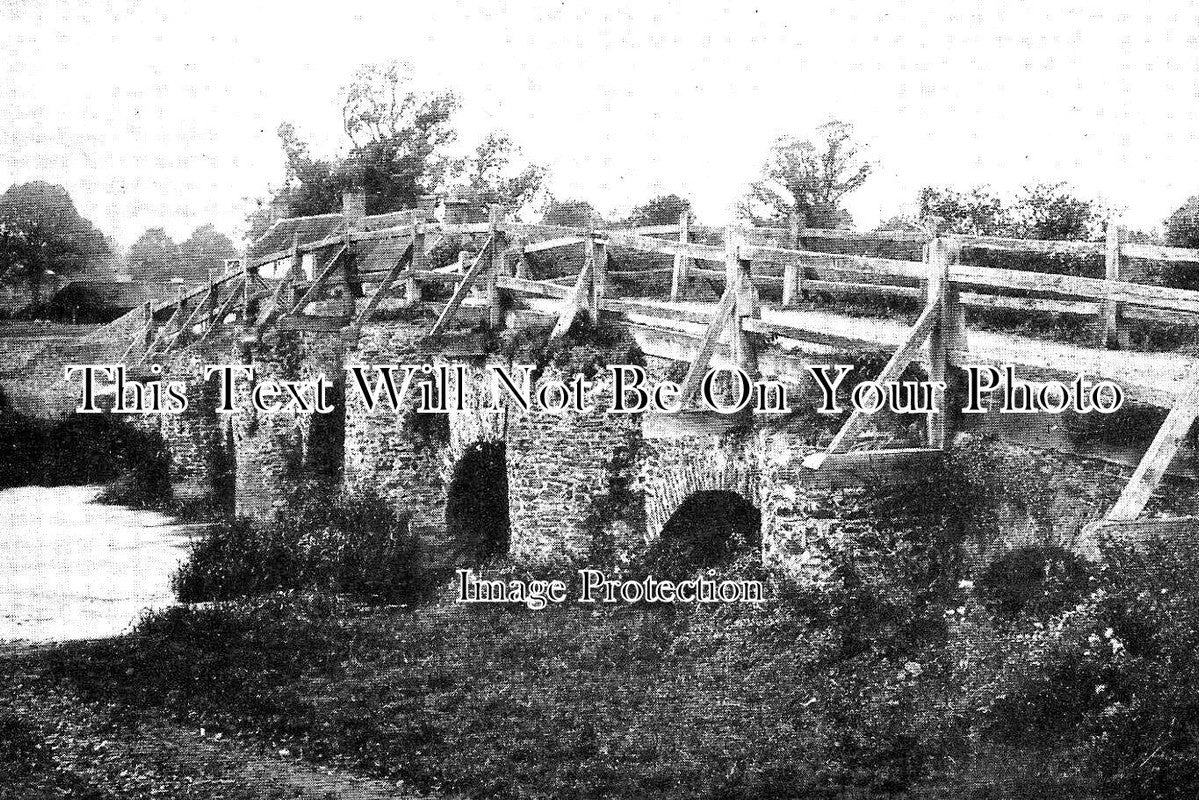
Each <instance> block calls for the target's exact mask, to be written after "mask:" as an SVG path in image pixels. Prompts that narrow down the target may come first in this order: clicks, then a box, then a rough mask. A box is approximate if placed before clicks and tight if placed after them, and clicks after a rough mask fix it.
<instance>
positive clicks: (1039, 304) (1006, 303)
mask: <svg viewBox="0 0 1199 800" xmlns="http://www.w3.org/2000/svg"><path fill="white" fill-rule="evenodd" d="M958 302H960V303H961V304H962V305H966V306H973V307H976V308H1003V309H1011V310H1014V311H1040V312H1045V313H1052V314H1073V315H1076V316H1080V317H1093V316H1095V315H1096V314H1098V313H1099V304H1098V303H1091V302H1088V301H1085V300H1055V299H1052V298H1048V297H1012V296H1011V295H1002V294H979V293H977V292H959V294H958Z"/></svg>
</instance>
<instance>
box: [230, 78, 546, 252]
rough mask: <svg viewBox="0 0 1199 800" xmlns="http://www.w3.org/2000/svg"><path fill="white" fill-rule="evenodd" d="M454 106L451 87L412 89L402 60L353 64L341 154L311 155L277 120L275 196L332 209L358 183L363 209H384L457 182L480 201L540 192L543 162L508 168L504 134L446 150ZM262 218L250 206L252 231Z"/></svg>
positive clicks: (511, 150)
mask: <svg viewBox="0 0 1199 800" xmlns="http://www.w3.org/2000/svg"><path fill="white" fill-rule="evenodd" d="M458 107H459V100H458V97H457V95H455V94H454V93H453V92H449V91H418V90H417V89H415V88H414V87H413V85H412V68H411V67H410V66H408V65H407V64H405V63H403V62H400V61H391V62H388V63H386V64H368V65H366V66H363V67H361V68H359V69H358V70H357V71H356V72H355V73H354V75H353V77H352V79H351V80H350V82H349V84H348V85H347V86H345V87H344V89H343V98H342V109H341V127H342V131H343V133H345V135H346V137H347V139H348V140H349V145H350V146H349V150H348V152H347V153H346V155H345V156H343V157H340V158H335V159H332V160H326V159H320V158H316V157H314V156H313V155H312V154H311V153H310V151H309V147H308V144H307V143H306V142H304V141H303V140H302V139H301V138H300V137H299V135H298V134H297V133H296V130H295V127H294V126H292V125H291V124H290V123H284V124H283V125H280V126H279V130H278V134H279V141H280V144H281V145H282V148H283V154H284V157H285V160H286V171H285V174H284V181H283V186H282V187H281V188H280V189H278V190H277V191H276V192H275V200H276V201H282V204H283V205H284V206H285V207H286V209H287V213H288V214H289V215H291V216H309V215H314V214H328V213H336V212H338V211H340V210H341V193H342V191H344V190H346V189H361V190H364V191H365V192H366V210H367V213H368V214H384V213H388V212H392V211H400V210H403V209H406V208H413V207H415V206H416V203H417V198H418V197H419V196H420V195H422V194H428V193H431V192H434V191H436V190H438V189H445V188H447V187H449V186H451V184H456V185H458V186H461V187H464V188H468V189H470V190H471V191H472V193H477V194H479V195H480V196H481V199H482V200H483V201H484V202H500V203H503V204H505V205H509V206H515V205H521V204H524V203H526V202H528V201H529V200H530V199H531V198H532V197H533V196H534V195H535V194H537V192H538V191H539V190H540V188H541V185H542V183H543V182H544V178H545V168H544V167H540V166H536V165H529V166H526V167H524V168H523V169H520V170H516V171H513V170H512V163H513V161H514V159H515V157H516V156H517V155H518V154H519V150H518V149H517V148H516V147H515V145H513V143H512V142H511V140H510V139H509V137H508V136H507V135H506V134H503V133H499V132H497V133H492V134H489V135H488V136H487V137H486V138H485V139H484V140H483V141H482V142H481V143H480V144H479V145H478V147H476V148H475V150H474V152H473V153H472V154H471V155H469V156H467V157H464V158H454V157H452V156H451V155H450V152H449V147H450V145H452V144H453V143H454V142H455V140H456V139H457V132H456V130H455V129H454V126H453V116H454V114H455V112H456V111H457V110H458ZM262 217H263V214H262V212H261V211H254V212H251V215H250V217H249V219H248V220H247V222H248V223H249V227H250V228H251V231H252V232H257V233H261V232H262V231H264V230H265V226H264V225H263V224H262Z"/></svg>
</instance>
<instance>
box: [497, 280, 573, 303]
mask: <svg viewBox="0 0 1199 800" xmlns="http://www.w3.org/2000/svg"><path fill="white" fill-rule="evenodd" d="M496 286H498V287H499V288H501V289H504V290H505V291H510V292H515V293H516V294H527V295H532V296H534V297H551V298H555V299H559V300H560V299H562V298H565V297H570V292H571V290H570V288H569V287H567V286H559V285H558V284H556V283H547V282H545V281H531V280H529V279H527V278H513V277H510V276H508V275H501V276H500V277H499V278H497V279H496Z"/></svg>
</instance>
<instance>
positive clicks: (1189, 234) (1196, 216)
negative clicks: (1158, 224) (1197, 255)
mask: <svg viewBox="0 0 1199 800" xmlns="http://www.w3.org/2000/svg"><path fill="white" fill-rule="evenodd" d="M1166 244H1168V245H1170V246H1171V247H1199V195H1195V196H1194V197H1190V198H1187V201H1186V202H1185V203H1183V205H1182V207H1181V208H1179V209H1178V210H1176V211H1175V212H1174V213H1173V214H1171V215H1170V216H1169V217H1167V218H1166Z"/></svg>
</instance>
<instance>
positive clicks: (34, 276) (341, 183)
mask: <svg viewBox="0 0 1199 800" xmlns="http://www.w3.org/2000/svg"><path fill="white" fill-rule="evenodd" d="M460 106H461V101H460V99H459V98H458V96H457V95H455V94H454V93H453V92H451V91H446V90H422V89H418V88H416V85H415V81H414V76H413V71H412V68H411V67H410V66H409V65H407V64H405V63H403V62H399V61H392V62H388V63H385V64H370V65H366V66H363V67H362V68H360V69H359V70H357V71H356V72H355V73H354V74H353V76H352V77H351V80H350V81H349V83H348V84H347V85H346V86H345V87H344V88H343V93H342V103H341V115H340V116H341V119H340V128H341V131H342V133H343V134H344V137H345V145H346V146H345V150H344V152H343V153H342V154H341V155H337V156H333V157H327V158H326V157H321V156H318V155H315V154H313V152H312V150H311V148H310V146H309V144H308V143H307V141H306V140H305V139H304V138H303V137H302V136H301V135H300V133H299V132H298V131H297V130H296V128H295V126H294V125H292V124H291V123H286V122H285V123H283V124H281V125H280V126H279V129H278V136H279V143H280V147H281V151H282V156H283V173H282V176H281V181H280V183H279V184H278V186H276V187H275V188H274V189H273V190H272V191H271V192H270V193H269V195H268V196H267V197H265V198H262V199H260V200H259V201H258V202H257V204H256V208H255V209H254V211H252V212H251V214H250V215H249V217H248V218H247V228H248V238H249V240H250V241H253V240H254V239H256V238H258V237H259V236H260V235H261V234H262V233H264V232H265V230H266V229H267V227H268V226H269V224H270V222H271V221H272V217H273V214H274V213H275V210H277V209H280V208H282V209H284V210H285V212H286V214H287V215H288V216H308V215H315V214H324V213H336V212H339V211H340V210H341V195H342V192H343V191H346V190H350V189H353V190H359V191H363V192H365V194H366V210H367V213H368V214H381V213H388V212H392V211H400V210H404V209H410V208H414V207H415V206H416V205H417V203H418V200H419V198H420V197H421V196H422V195H427V194H439V195H458V196H462V197H465V198H468V199H470V200H472V201H473V208H474V209H475V213H477V214H483V213H485V212H483V211H482V209H485V207H486V206H487V205H489V204H492V203H498V204H501V205H503V206H504V207H505V208H507V209H509V210H512V211H518V212H521V213H523V214H526V215H531V216H532V217H533V218H538V217H540V218H541V219H543V220H544V221H545V222H546V223H548V224H559V225H571V226H579V225H587V224H591V222H592V221H597V222H599V223H601V224H620V225H625V226H638V225H664V224H673V223H675V222H677V221H678V219H679V216H680V215H681V214H682V213H684V212H688V213H689V212H690V211H691V201H690V199H689V198H687V197H686V196H685V195H681V194H676V193H671V194H661V195H658V196H656V197H653V198H650V199H649V200H647V201H646V202H644V203H642V204H640V205H637V206H635V207H633V208H632V209H631V210H630V211H629V212H628V213H627V214H624V215H608V216H609V218H608V219H604V217H603V216H602V215H601V214H599V213H598V212H597V209H596V208H595V207H594V206H593V205H592V204H591V203H590V202H589V201H588V200H587V199H584V198H555V197H554V196H553V195H552V194H551V193H550V192H549V191H548V186H547V181H548V169H547V168H546V167H545V166H543V165H540V164H537V163H535V162H533V161H530V160H528V159H526V158H524V157H523V156H522V154H521V150H520V148H519V147H518V146H517V145H516V143H515V142H513V140H512V139H511V137H510V136H509V135H508V134H507V133H505V132H503V131H499V130H497V131H492V132H490V133H487V134H486V135H484V136H483V137H482V138H481V139H480V140H479V141H478V142H476V143H475V144H474V145H473V147H468V148H466V149H462V148H460V147H459V144H460V143H459V141H458V140H459V136H458V131H457V127H456V119H455V118H456V114H457V112H458V110H459V108H460ZM866 152H867V148H866V147H865V146H864V144H863V143H862V142H861V141H859V140H858V138H857V137H856V136H855V133H854V129H853V126H852V125H850V124H849V123H846V122H844V121H841V120H836V119H831V120H829V121H827V122H825V123H823V124H821V125H819V126H817V128H816V129H815V130H814V131H813V133H812V135H810V136H806V137H805V136H796V135H787V136H782V137H780V138H779V139H777V140H776V141H775V142H774V144H773V145H772V146H771V147H770V149H769V151H768V152H767V154H766V158H765V159H764V160H763V163H762V166H761V169H760V170H759V174H758V177H757V178H756V179H754V180H752V181H751V182H750V183H749V185H748V186H747V189H746V192H745V194H744V196H743V197H742V198H741V200H740V201H739V203H738V204H737V210H738V214H739V216H740V217H741V219H742V220H743V221H745V222H748V223H751V224H755V225H773V226H784V225H786V224H787V222H788V220H789V219H790V218H792V217H798V218H799V220H800V222H801V224H802V225H804V226H806V227H812V228H852V227H853V218H852V216H851V214H850V213H849V211H848V210H847V209H846V207H845V203H846V200H847V199H848V198H850V197H851V196H852V194H853V193H854V192H855V191H857V190H858V189H859V188H861V187H862V186H863V185H864V184H865V183H866V182H867V181H868V180H869V178H870V176H871V174H872V173H873V171H874V169H875V166H876V165H875V164H874V163H873V162H872V161H870V160H869V159H868V158H867V156H866ZM915 199H916V206H917V211H916V213H915V214H911V215H899V216H896V217H893V218H891V219H889V220H886V221H885V222H883V223H881V224H880V225H879V226H878V228H877V229H878V230H890V229H912V230H928V231H932V232H953V233H968V234H977V235H992V236H1010V237H1018V238H1032V239H1090V240H1094V239H1097V238H1100V237H1101V236H1102V235H1103V228H1104V224H1105V222H1106V220H1107V219H1108V217H1109V215H1110V213H1111V212H1110V210H1109V209H1108V208H1106V207H1104V205H1103V204H1102V203H1100V202H1098V201H1095V200H1092V199H1088V198H1085V197H1080V196H1078V195H1077V194H1075V193H1074V192H1073V191H1072V190H1071V189H1070V188H1069V187H1068V186H1067V185H1066V184H1062V183H1046V184H1038V185H1034V186H1029V187H1025V188H1024V189H1023V190H1022V191H1021V192H1019V193H1017V194H1016V195H1015V196H1014V197H1011V198H1006V199H1005V198H1003V197H1000V196H999V195H997V194H995V193H993V192H992V191H991V190H989V189H987V188H985V187H977V188H973V189H969V190H960V189H954V188H949V187H933V186H928V187H925V188H923V189H922V190H921V191H920V192H919V194H918V196H917V198H915ZM1125 236H1126V237H1128V238H1130V239H1133V240H1137V241H1149V240H1152V239H1153V238H1154V237H1151V236H1150V235H1149V234H1146V233H1144V232H1140V231H1132V232H1126V233H1125ZM1160 240H1164V242H1165V243H1166V244H1169V245H1175V246H1181V247H1199V195H1196V196H1194V197H1191V198H1190V199H1189V200H1188V201H1187V202H1186V203H1185V204H1184V205H1183V206H1182V207H1180V208H1179V209H1177V210H1176V211H1175V212H1174V213H1173V214H1171V215H1170V217H1169V218H1168V219H1167V220H1165V226H1164V236H1163V237H1161V239H1160ZM237 251H238V248H237V246H236V245H235V244H234V242H233V241H231V240H230V239H229V237H228V236H226V235H225V234H223V233H221V232H220V231H218V230H217V229H216V228H215V227H214V226H213V225H211V224H202V225H199V226H198V227H196V229H195V230H193V231H192V233H191V235H190V236H188V238H187V239H185V240H184V241H182V242H178V243H177V242H175V241H174V240H173V239H172V238H171V236H170V235H169V234H168V233H167V232H166V230H165V229H164V228H162V227H152V228H149V229H148V230H146V231H145V232H144V233H143V234H142V235H141V236H140V237H138V239H137V240H136V241H135V242H134V243H133V244H132V245H131V246H130V247H129V249H128V251H127V252H126V253H120V252H118V247H117V246H116V244H115V243H114V242H113V241H112V240H111V239H110V238H109V237H107V236H105V235H104V233H102V232H101V231H99V230H98V229H97V228H96V227H95V226H94V225H93V224H92V223H91V222H90V221H89V220H87V219H86V218H85V217H83V216H82V215H81V214H80V213H79V211H78V210H77V209H76V208H75V205H74V203H73V201H72V200H71V197H70V195H69V194H68V193H67V191H66V189H64V188H63V187H62V186H57V185H54V184H51V183H46V182H42V181H34V182H31V183H24V184H18V185H13V186H11V187H10V188H9V189H8V190H7V191H6V192H4V194H3V195H0V281H3V282H6V283H8V284H10V285H11V284H16V283H19V284H22V285H24V286H25V287H26V288H27V290H28V292H29V294H30V296H31V297H32V298H33V299H34V300H35V301H36V300H38V299H41V295H42V290H43V287H44V286H45V285H46V284H47V283H49V282H51V279H54V280H61V279H63V278H67V277H70V276H74V275H79V274H89V275H97V276H112V275H113V274H114V273H118V272H121V273H126V274H128V275H129V276H131V277H132V278H134V279H135V280H140V281H146V282H159V283H161V282H182V283H185V284H196V283H200V282H203V281H205V280H207V279H208V278H209V277H210V276H212V275H215V274H218V273H220V272H221V271H222V270H223V266H224V262H225V260H226V259H228V258H233V257H235V256H236V255H237ZM1174 272H1175V273H1177V274H1172V275H1171V276H1168V277H1169V280H1170V281H1171V282H1173V283H1175V284H1177V285H1185V286H1188V287H1195V288H1199V270H1193V269H1191V268H1190V267H1189V266H1184V267H1180V268H1176V269H1174ZM1192 273H1195V274H1192ZM1163 277H1166V276H1163Z"/></svg>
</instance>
